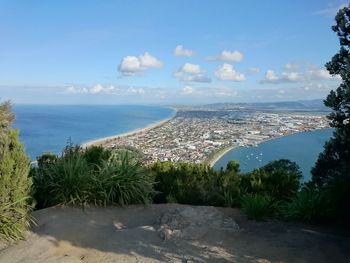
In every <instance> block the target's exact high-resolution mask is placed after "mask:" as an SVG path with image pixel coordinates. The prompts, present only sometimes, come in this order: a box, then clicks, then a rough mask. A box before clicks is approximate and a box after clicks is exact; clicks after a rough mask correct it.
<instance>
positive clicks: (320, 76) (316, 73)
mask: <svg viewBox="0 0 350 263" xmlns="http://www.w3.org/2000/svg"><path fill="white" fill-rule="evenodd" d="M307 77H308V78H309V79H312V80H340V79H341V77H340V76H339V75H336V76H332V75H331V74H329V72H328V70H326V69H311V70H309V71H308V72H307Z"/></svg>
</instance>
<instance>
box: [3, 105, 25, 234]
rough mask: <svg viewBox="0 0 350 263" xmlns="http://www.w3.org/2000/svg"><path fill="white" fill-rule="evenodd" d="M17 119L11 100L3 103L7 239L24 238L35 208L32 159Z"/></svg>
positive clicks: (4, 211)
mask: <svg viewBox="0 0 350 263" xmlns="http://www.w3.org/2000/svg"><path fill="white" fill-rule="evenodd" d="M13 120H14V116H13V114H12V113H11V105H10V103H9V102H5V103H2V104H0V239H5V240H17V239H20V238H23V235H24V231H25V229H26V228H27V227H28V226H29V223H30V221H31V219H30V216H29V212H30V210H31V209H32V205H31V198H30V189H31V184H32V182H31V179H30V178H29V177H28V174H29V159H28V157H27V156H26V155H25V152H24V149H23V146H22V145H21V143H20V142H19V139H18V131H16V130H14V129H12V128H11V125H12V122H13Z"/></svg>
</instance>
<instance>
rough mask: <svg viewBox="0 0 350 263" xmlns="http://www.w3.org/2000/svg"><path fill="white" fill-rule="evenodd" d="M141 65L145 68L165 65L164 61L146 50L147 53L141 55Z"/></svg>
mask: <svg viewBox="0 0 350 263" xmlns="http://www.w3.org/2000/svg"><path fill="white" fill-rule="evenodd" d="M139 60H140V64H141V67H143V68H161V67H162V66H163V63H162V62H161V61H160V60H159V59H157V58H155V57H153V56H152V55H151V54H149V53H148V52H145V54H143V55H141V56H140V57H139Z"/></svg>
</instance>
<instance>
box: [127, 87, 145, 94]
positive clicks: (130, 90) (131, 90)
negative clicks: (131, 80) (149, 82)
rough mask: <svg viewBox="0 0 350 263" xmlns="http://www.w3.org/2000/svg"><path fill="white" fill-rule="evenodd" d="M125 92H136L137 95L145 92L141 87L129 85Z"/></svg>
mask: <svg viewBox="0 0 350 263" xmlns="http://www.w3.org/2000/svg"><path fill="white" fill-rule="evenodd" d="M127 92H128V93H130V94H137V95H142V94H145V90H144V89H143V88H134V87H130V88H128V90H127Z"/></svg>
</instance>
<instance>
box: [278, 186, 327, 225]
mask: <svg viewBox="0 0 350 263" xmlns="http://www.w3.org/2000/svg"><path fill="white" fill-rule="evenodd" d="M325 197H326V196H325V194H324V193H323V192H320V191H317V190H315V189H310V188H305V189H303V190H301V191H300V192H298V193H297V194H296V195H295V196H293V197H292V198H291V200H290V201H289V202H287V203H285V204H284V205H283V206H282V207H281V214H282V217H283V218H285V219H287V220H297V221H303V222H312V221H320V220H322V219H325V218H326V217H328V215H329V212H330V211H329V210H328V208H329V204H328V200H327V198H325Z"/></svg>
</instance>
